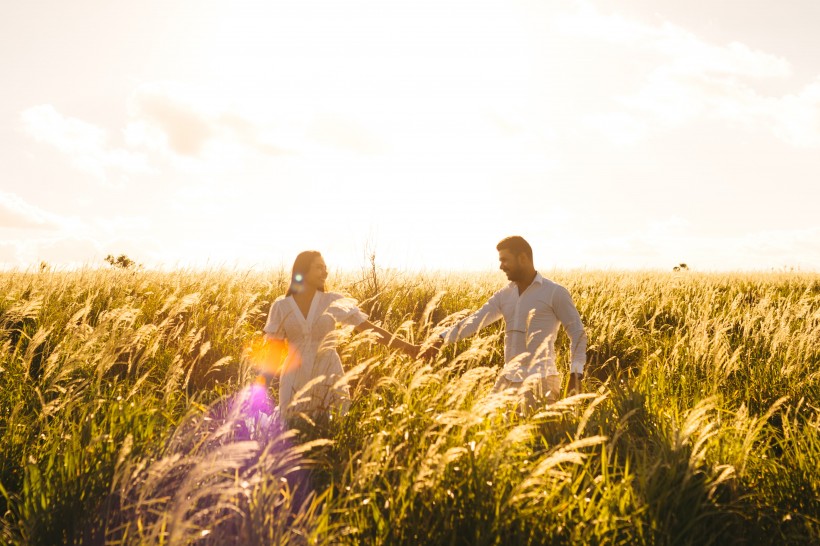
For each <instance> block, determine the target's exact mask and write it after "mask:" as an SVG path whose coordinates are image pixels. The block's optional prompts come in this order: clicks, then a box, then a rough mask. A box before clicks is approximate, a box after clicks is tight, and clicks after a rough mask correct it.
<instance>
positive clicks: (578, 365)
mask: <svg viewBox="0 0 820 546" xmlns="http://www.w3.org/2000/svg"><path fill="white" fill-rule="evenodd" d="M496 250H498V261H499V264H500V269H501V270H502V271H503V272H504V273H505V274H506V275H507V278H508V279H509V280H510V284H509V285H507V286H506V287H504V288H502V289H501V290H499V291H498V292H496V293H495V294H494V295H493V296H492V297H491V298H490V299H489V300H488V301H487V303H485V304H484V306H483V307H481V309H479V310H478V311H476V312H475V313H473V314H472V315H470V316H469V317H467V318H465V319H463V320H461V321H460V322H459V323H458V324H456V325H455V326H453V327H452V328H449V329H448V330H447V331H445V332H443V333H442V334H441V338H440V339H438V340H436V342H435V343H434V344H433V346H432V347H431V348H430V349H429V350H428V351H427V353H426V355H424V356H431V355H432V354H435V353H436V352H437V351H438V350H439V349H440V348H441V347H442V346H443V345H447V344H450V343H455V342H457V341H460V340H462V339H464V338H467V337H469V336H471V335H473V334H475V333H476V332H478V331H479V330H480V329H482V328H484V327H485V326H489V325H490V324H492V323H494V322H496V321H498V320H499V319H501V318H503V319H504V321H505V323H506V332H505V337H504V362H505V366H504V368H503V369H502V370H501V374H500V375H499V377H498V380H497V381H496V383H495V386H494V387H493V392H502V391H505V390H507V389H514V390H515V391H516V392H518V394H519V397H520V400H521V405H522V409H523V410H524V411H530V410H532V409H533V408H534V407H535V406H536V404H537V401H538V399H539V398H540V397H546V401H547V403H548V404H552V403H554V402H556V401H557V400H558V396H559V393H560V391H561V378H562V376H561V374H560V373H559V372H558V370H557V368H556V367H555V337H556V334H557V333H558V326H559V323H560V324H563V325H564V328H565V329H566V331H567V334H569V338H570V351H571V352H570V354H571V364H570V375H569V385H568V390H569V391H570V392H573V393H577V392H580V391H581V378H582V377H583V373H584V364H585V363H586V348H587V337H586V333H585V332H584V325H583V324H582V323H581V316H580V315H579V314H578V310H577V309H576V308H575V304H573V302H572V298H571V297H570V295H569V292H568V291H567V289H566V288H564V287H563V286H560V285H559V284H556V283H554V282H552V281H550V280H548V279H545V278H544V277H542V276H541V274H539V273H538V272H537V271H536V270H535V267H534V266H533V257H532V247H531V246H530V245H529V243H527V241H525V240H524V238H523V237H519V236H513V237H507V238H505V239H503V240H502V241H501V242H500V243H498V246H496Z"/></svg>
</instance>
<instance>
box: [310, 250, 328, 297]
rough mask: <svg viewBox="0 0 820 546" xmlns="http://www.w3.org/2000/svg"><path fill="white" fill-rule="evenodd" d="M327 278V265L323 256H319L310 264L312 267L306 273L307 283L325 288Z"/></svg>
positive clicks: (313, 286) (314, 286) (312, 286)
mask: <svg viewBox="0 0 820 546" xmlns="http://www.w3.org/2000/svg"><path fill="white" fill-rule="evenodd" d="M326 280H327V265H325V260H324V258H322V257H321V256H317V257H316V258H314V259H313V262H311V264H310V269H309V270H308V272H307V275H305V285H306V286H309V287H311V288H315V289H317V290H318V289H321V290H324V288H325V281H326Z"/></svg>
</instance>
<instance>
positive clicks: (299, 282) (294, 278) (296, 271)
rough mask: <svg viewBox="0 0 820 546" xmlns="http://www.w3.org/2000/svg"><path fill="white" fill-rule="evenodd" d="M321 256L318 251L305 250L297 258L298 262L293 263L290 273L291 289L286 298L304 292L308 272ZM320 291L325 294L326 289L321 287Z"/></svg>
mask: <svg viewBox="0 0 820 546" xmlns="http://www.w3.org/2000/svg"><path fill="white" fill-rule="evenodd" d="M321 256H322V254H321V253H320V252H318V251H316V250H305V251H304V252H300V253H299V255H298V256H296V260H294V261H293V270H292V271H291V273H290V287H289V288H288V293H287V294H285V297H287V296H292V295H293V294H298V293H299V292H301V291H302V290H304V288H305V276H306V275H307V273H308V271H310V266H311V265H312V264H313V260H315V259H316V258H320V257H321ZM319 291H320V292H324V291H325V287H324V286H320V287H319Z"/></svg>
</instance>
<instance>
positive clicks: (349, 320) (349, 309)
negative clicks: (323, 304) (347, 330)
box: [327, 294, 367, 326]
mask: <svg viewBox="0 0 820 546" xmlns="http://www.w3.org/2000/svg"><path fill="white" fill-rule="evenodd" d="M330 295H331V296H332V297H333V301H332V302H331V303H330V306H328V308H327V312H328V313H330V315H331V316H332V317H333V319H334V320H335V321H336V322H341V323H342V324H348V325H350V326H358V325H359V324H361V323H362V322H364V321H366V320H367V314H365V313H363V312H362V311H361V309H359V306H358V302H357V301H356V300H354V299H353V298H347V297H345V296H342V295H341V294H330Z"/></svg>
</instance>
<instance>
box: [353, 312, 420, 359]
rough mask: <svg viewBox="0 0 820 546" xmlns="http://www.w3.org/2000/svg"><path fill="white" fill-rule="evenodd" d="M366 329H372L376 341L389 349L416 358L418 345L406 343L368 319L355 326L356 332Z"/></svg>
mask: <svg viewBox="0 0 820 546" xmlns="http://www.w3.org/2000/svg"><path fill="white" fill-rule="evenodd" d="M367 330H372V331H373V332H375V333H376V341H378V342H379V343H381V344H382V345H384V346H385V347H387V348H389V349H400V350H401V351H403V352H404V353H406V354H408V355H410V356H412V357H413V358H416V357H417V356H418V354H419V347H418V345H413V344H412V343H408V342H407V341H404V340H403V339H400V338H398V337H396V336H395V335H393V334H391V333H390V332H388V331H387V330H385V329H384V328H380V327H379V326H376V325H375V324H373V323H372V322H370V321H369V320H365V321H364V322H361V323H360V324H359V325H358V326H356V331H357V332H365V331H367Z"/></svg>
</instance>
